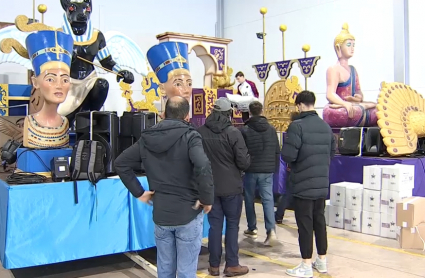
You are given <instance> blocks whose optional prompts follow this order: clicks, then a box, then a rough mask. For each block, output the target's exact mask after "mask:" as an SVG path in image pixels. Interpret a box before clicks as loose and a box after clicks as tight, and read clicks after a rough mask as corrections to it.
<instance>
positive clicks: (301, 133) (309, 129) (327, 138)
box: [282, 91, 336, 277]
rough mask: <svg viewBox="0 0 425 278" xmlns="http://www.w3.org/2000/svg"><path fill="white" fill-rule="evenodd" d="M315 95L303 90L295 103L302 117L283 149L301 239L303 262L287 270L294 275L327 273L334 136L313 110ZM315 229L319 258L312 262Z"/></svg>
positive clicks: (289, 134) (299, 240) (288, 132)
mask: <svg viewBox="0 0 425 278" xmlns="http://www.w3.org/2000/svg"><path fill="white" fill-rule="evenodd" d="M315 102H316V97H315V95H314V93H312V92H309V91H303V92H301V93H300V94H299V95H298V96H297V98H296V100H295V104H296V105H297V107H298V110H299V112H300V114H299V116H298V117H297V118H296V119H295V120H294V121H293V122H292V123H291V124H290V125H289V127H288V130H287V132H286V136H285V141H284V144H283V148H282V158H283V160H284V161H285V162H286V163H288V167H289V168H290V172H289V180H290V184H291V189H292V195H293V198H294V199H293V204H294V211H295V219H296V221H297V226H298V242H299V245H300V251H301V256H302V259H303V260H302V262H301V264H299V265H298V266H297V267H295V268H293V269H288V270H286V273H287V274H288V275H290V276H294V277H313V269H312V267H314V268H315V269H316V270H317V271H318V272H320V273H325V272H327V266H326V252H327V248H328V241H327V234H326V221H325V200H326V197H327V195H328V191H329V165H330V162H331V159H332V157H333V156H334V155H335V147H336V146H335V139H334V136H333V133H332V129H331V128H330V126H329V125H328V124H327V123H326V122H324V121H323V120H322V119H321V118H320V117H319V115H317V113H316V111H315V110H314V104H315ZM313 231H314V234H315V237H316V247H317V254H318V258H316V261H315V262H314V263H313V264H312V261H311V257H312V255H313Z"/></svg>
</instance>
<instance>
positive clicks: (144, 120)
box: [119, 111, 157, 153]
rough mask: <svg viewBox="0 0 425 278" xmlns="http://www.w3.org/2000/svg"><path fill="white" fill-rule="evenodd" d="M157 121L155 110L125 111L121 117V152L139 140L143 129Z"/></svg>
mask: <svg viewBox="0 0 425 278" xmlns="http://www.w3.org/2000/svg"><path fill="white" fill-rule="evenodd" d="M156 123H157V114H156V113H153V112H144V111H142V112H124V114H123V115H122V117H121V118H120V126H121V129H120V150H119V151H120V153H121V152H123V151H124V150H125V149H127V148H129V147H130V146H131V145H133V144H134V143H136V142H137V140H139V139H140V136H141V135H142V131H143V130H145V129H148V128H150V127H152V126H154V125H156Z"/></svg>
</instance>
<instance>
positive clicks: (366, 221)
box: [362, 211, 381, 236]
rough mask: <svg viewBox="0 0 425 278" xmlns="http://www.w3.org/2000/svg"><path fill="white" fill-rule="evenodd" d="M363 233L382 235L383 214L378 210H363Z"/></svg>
mask: <svg viewBox="0 0 425 278" xmlns="http://www.w3.org/2000/svg"><path fill="white" fill-rule="evenodd" d="M362 233H364V234H368V235H374V236H380V233H381V214H380V213H377V212H369V211H363V212H362Z"/></svg>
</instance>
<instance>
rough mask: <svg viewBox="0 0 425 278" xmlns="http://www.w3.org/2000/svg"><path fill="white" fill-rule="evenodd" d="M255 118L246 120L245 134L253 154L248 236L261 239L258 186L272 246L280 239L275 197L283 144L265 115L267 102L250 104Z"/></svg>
mask: <svg viewBox="0 0 425 278" xmlns="http://www.w3.org/2000/svg"><path fill="white" fill-rule="evenodd" d="M249 113H250V115H251V118H249V120H248V121H246V122H245V126H244V128H243V129H242V135H243V137H244V139H245V143H246V146H247V147H248V152H249V154H250V156H251V165H250V166H249V168H248V169H247V170H246V171H245V177H244V196H245V212H246V217H247V221H248V230H246V231H244V235H245V236H247V237H251V238H257V216H256V214H255V207H254V199H255V189H256V188H258V191H259V193H260V197H261V202H262V204H263V211H264V219H265V224H266V232H267V238H266V240H265V241H264V245H266V246H270V245H272V243H273V242H272V241H273V240H275V239H276V230H275V229H276V227H275V218H274V200H273V173H275V172H276V171H277V170H278V169H279V163H280V147H279V139H278V137H277V133H276V129H275V128H274V127H273V126H271V125H270V124H269V123H268V121H267V118H266V117H263V116H262V113H263V105H262V104H261V103H260V102H259V101H254V102H252V103H251V104H250V105H249Z"/></svg>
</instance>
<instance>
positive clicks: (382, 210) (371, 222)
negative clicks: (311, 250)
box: [326, 164, 415, 239]
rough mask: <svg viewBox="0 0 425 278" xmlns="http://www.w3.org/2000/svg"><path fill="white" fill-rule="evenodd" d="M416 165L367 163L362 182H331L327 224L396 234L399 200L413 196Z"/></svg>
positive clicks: (394, 236) (356, 230)
mask: <svg viewBox="0 0 425 278" xmlns="http://www.w3.org/2000/svg"><path fill="white" fill-rule="evenodd" d="M414 171H415V167H414V165H402V164H396V165H371V166H364V169H363V185H361V184H358V183H350V182H341V183H335V184H331V187H330V191H331V193H330V202H329V204H328V205H327V206H326V216H327V217H328V225H329V226H331V227H334V228H340V229H346V230H350V231H355V232H362V233H365V234H370V235H376V236H382V237H387V238H394V239H395V238H397V234H400V232H399V229H398V228H397V225H396V204H397V203H398V202H400V201H401V200H403V199H404V198H407V197H410V196H412V189H413V187H414Z"/></svg>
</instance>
